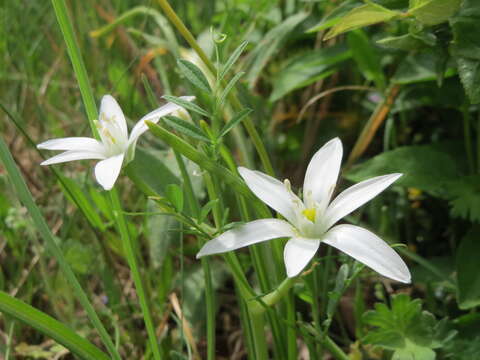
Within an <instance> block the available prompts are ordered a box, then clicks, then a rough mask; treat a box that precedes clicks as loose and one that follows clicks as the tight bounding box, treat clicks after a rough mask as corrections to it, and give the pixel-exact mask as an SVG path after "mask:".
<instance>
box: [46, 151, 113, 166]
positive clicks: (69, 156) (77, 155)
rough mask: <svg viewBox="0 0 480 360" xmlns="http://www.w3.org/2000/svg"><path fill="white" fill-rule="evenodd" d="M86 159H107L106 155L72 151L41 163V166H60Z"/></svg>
mask: <svg viewBox="0 0 480 360" xmlns="http://www.w3.org/2000/svg"><path fill="white" fill-rule="evenodd" d="M86 159H105V155H103V154H100V153H96V152H91V151H76V150H70V151H65V152H63V153H61V154H58V155H55V156H53V157H51V158H50V159H47V160H45V161H43V162H42V163H40V165H52V164H59V163H64V162H68V161H75V160H86Z"/></svg>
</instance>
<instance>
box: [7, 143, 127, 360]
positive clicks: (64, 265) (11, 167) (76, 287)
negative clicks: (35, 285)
mask: <svg viewBox="0 0 480 360" xmlns="http://www.w3.org/2000/svg"><path fill="white" fill-rule="evenodd" d="M0 158H1V160H2V162H3V164H4V166H5V169H6V170H7V173H8V175H9V177H10V179H11V181H12V184H13V185H14V186H15V189H16V191H17V195H18V197H19V199H20V201H21V202H22V203H23V204H24V205H25V207H26V208H27V209H28V212H29V213H30V216H31V217H32V219H33V222H34V223H35V226H36V228H37V230H38V232H39V233H40V235H41V236H42V238H43V239H44V241H45V243H46V245H47V247H48V250H49V251H50V253H51V254H52V255H53V256H54V257H55V259H56V260H57V262H58V265H59V266H60V269H61V271H62V274H63V275H64V276H65V277H66V279H67V281H68V283H69V284H70V285H71V286H72V287H73V291H74V292H75V295H76V296H77V299H78V301H79V302H80V304H81V305H82V307H83V308H84V309H85V311H86V313H87V315H88V317H89V319H90V321H91V322H92V324H93V326H94V327H95V329H97V331H98V333H99V335H100V338H101V340H102V342H103V343H104V344H105V346H106V348H107V349H108V352H109V353H110V355H111V356H112V357H113V358H114V359H116V360H120V355H119V353H118V351H117V349H116V348H115V346H114V345H113V342H112V340H111V339H110V336H109V335H108V332H107V330H106V329H105V327H104V326H103V324H102V322H101V321H100V319H99V317H98V315H97V313H96V312H95V309H94V308H93V306H92V304H91V303H90V301H89V299H88V297H87V295H86V294H85V292H84V291H83V289H82V286H81V285H80V283H79V282H78V280H77V278H76V276H75V274H74V272H73V271H72V269H71V268H70V265H68V262H67V260H66V259H65V257H64V256H63V253H62V250H61V249H60V248H59V247H58V245H57V243H56V241H55V239H54V236H53V234H52V232H51V231H50V228H49V227H48V225H47V223H46V222H45V219H44V218H43V216H42V214H41V212H40V210H39V209H38V207H37V205H36V204H35V202H34V200H33V197H32V194H31V193H30V190H28V187H27V184H26V183H25V181H24V179H23V177H22V175H21V174H20V171H19V170H18V168H17V166H16V165H15V161H14V160H13V157H12V154H11V153H10V151H9V149H8V147H7V145H6V144H5V142H4V141H3V139H1V138H0Z"/></svg>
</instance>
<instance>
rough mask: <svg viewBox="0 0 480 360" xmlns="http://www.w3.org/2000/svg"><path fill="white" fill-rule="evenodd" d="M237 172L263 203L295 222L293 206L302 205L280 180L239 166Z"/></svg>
mask: <svg viewBox="0 0 480 360" xmlns="http://www.w3.org/2000/svg"><path fill="white" fill-rule="evenodd" d="M238 172H239V173H240V175H241V176H242V178H243V180H245V183H246V184H247V186H248V187H249V188H250V190H252V192H253V193H254V194H255V195H256V196H257V197H258V198H259V199H260V200H262V201H263V202H264V203H265V204H267V205H268V206H270V207H271V208H272V209H274V210H275V211H277V212H278V213H280V214H282V215H283V217H285V219H287V220H288V221H290V222H291V223H292V224H296V219H297V216H296V212H295V206H303V205H302V201H301V200H300V199H299V198H298V197H297V196H296V195H295V194H293V193H292V192H291V191H288V190H287V187H286V186H285V184H284V183H282V182H281V181H278V180H277V179H275V178H273V177H271V176H268V175H267V174H264V173H262V172H260V171H254V170H250V169H247V168H244V167H239V168H238Z"/></svg>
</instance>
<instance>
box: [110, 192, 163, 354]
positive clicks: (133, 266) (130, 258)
mask: <svg viewBox="0 0 480 360" xmlns="http://www.w3.org/2000/svg"><path fill="white" fill-rule="evenodd" d="M109 194H110V200H111V202H112V209H113V214H114V217H115V223H116V224H117V227H118V231H119V233H120V237H121V239H122V244H123V251H124V253H125V256H126V258H127V262H128V265H129V267H130V271H131V273H132V277H133V282H134V284H135V288H136V290H137V295H138V300H139V302H140V308H141V309H142V313H143V319H144V322H145V327H146V329H147V334H148V339H149V341H150V347H151V350H152V353H153V358H154V359H155V360H160V359H161V355H160V349H159V346H158V342H157V338H156V335H155V328H154V326H153V320H152V315H151V313H150V306H149V304H148V300H147V296H146V294H145V290H144V285H143V282H142V275H141V274H140V269H139V266H138V262H137V258H136V256H135V251H134V248H133V244H132V241H131V238H130V234H129V232H128V227H127V223H126V221H125V217H124V215H123V210H122V207H121V205H120V199H119V197H118V194H117V191H116V189H115V188H114V189H112V190H111V191H110V192H109Z"/></svg>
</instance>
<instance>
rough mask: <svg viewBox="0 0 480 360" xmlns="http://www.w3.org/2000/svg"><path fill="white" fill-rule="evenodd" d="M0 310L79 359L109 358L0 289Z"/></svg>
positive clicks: (69, 330) (53, 320) (58, 323)
mask: <svg viewBox="0 0 480 360" xmlns="http://www.w3.org/2000/svg"><path fill="white" fill-rule="evenodd" d="M0 311H1V312H3V313H4V314H7V315H9V316H11V317H13V318H15V319H17V320H19V321H21V322H23V323H25V324H27V325H29V326H31V327H33V328H35V329H36V330H38V331H39V332H41V333H43V334H45V335H47V336H49V337H51V338H52V339H53V340H55V341H56V342H58V343H59V344H61V345H63V346H65V347H66V348H67V349H68V350H70V351H71V352H72V353H73V354H75V355H77V356H78V357H79V358H81V359H86V360H109V359H110V358H109V357H108V356H107V354H105V353H104V352H103V351H100V349H98V348H97V347H96V346H94V345H93V344H92V343H90V342H89V341H88V340H86V339H84V338H83V337H81V336H79V335H77V334H76V333H75V332H74V331H73V330H72V329H70V328H69V327H68V326H65V325H64V324H62V323H61V322H59V321H57V320H55V319H54V318H52V317H51V316H49V315H47V314H45V313H43V312H42V311H39V310H37V309H35V308H34V307H32V306H30V305H28V304H26V303H24V302H23V301H20V300H18V299H15V298H14V297H12V296H10V295H8V294H6V293H4V292H3V291H0Z"/></svg>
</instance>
